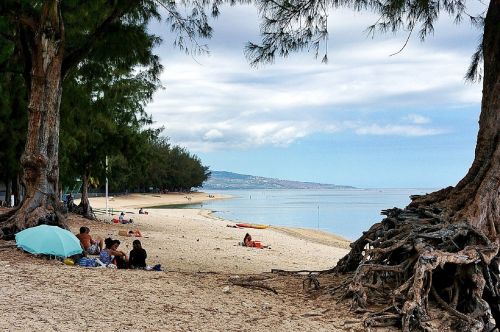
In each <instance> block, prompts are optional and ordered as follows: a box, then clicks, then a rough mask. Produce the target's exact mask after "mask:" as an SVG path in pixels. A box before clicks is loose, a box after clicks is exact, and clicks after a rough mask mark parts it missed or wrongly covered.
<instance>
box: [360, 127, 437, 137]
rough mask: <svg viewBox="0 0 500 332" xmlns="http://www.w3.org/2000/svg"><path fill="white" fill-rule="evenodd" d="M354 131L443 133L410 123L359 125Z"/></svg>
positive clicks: (410, 134) (423, 134)
mask: <svg viewBox="0 0 500 332" xmlns="http://www.w3.org/2000/svg"><path fill="white" fill-rule="evenodd" d="M355 132H356V133H357V134H359V135H391V136H432V135H439V134H443V133H445V132H446V131H445V130H443V129H433V128H423V127H421V126H411V125H406V126H405V125H383V126H382V125H378V124H373V125H369V126H361V127H359V128H356V130H355Z"/></svg>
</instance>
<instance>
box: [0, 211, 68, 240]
mask: <svg viewBox="0 0 500 332" xmlns="http://www.w3.org/2000/svg"><path fill="white" fill-rule="evenodd" d="M43 224H45V225H54V226H59V227H62V228H67V225H66V219H65V218H64V216H63V215H62V213H61V212H59V211H58V210H57V209H55V208H53V207H52V206H49V207H44V206H37V207H34V208H31V207H28V208H26V207H24V208H17V209H12V210H10V211H8V212H6V213H4V214H2V215H0V239H3V240H13V239H14V237H15V234H16V233H17V232H19V231H22V230H23V229H26V228H29V227H34V226H38V225H43Z"/></svg>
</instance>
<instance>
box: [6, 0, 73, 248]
mask: <svg viewBox="0 0 500 332" xmlns="http://www.w3.org/2000/svg"><path fill="white" fill-rule="evenodd" d="M32 29H33V31H32V32H33V49H32V54H31V55H32V58H31V64H32V67H31V68H32V70H31V84H30V94H29V104H28V136H27V140H26V146H25V150H24V153H23V155H22V156H21V166H22V168H23V172H24V173H23V178H22V182H23V186H24V188H25V190H26V192H25V197H24V200H23V202H22V203H21V206H20V207H19V209H17V211H16V212H15V214H14V215H13V216H11V217H10V218H9V219H7V220H6V221H5V220H4V221H3V223H2V224H0V238H12V237H13V236H14V234H15V233H16V232H17V231H19V230H22V229H25V228H27V227H31V226H35V225H38V224H53V225H63V226H64V218H63V217H62V215H61V214H60V213H58V212H57V210H58V206H59V204H60V203H59V200H58V197H57V188H58V180H59V162H58V152H59V106H60V103H61V94H62V77H61V68H62V67H61V66H62V61H63V56H64V26H63V22H62V17H61V13H60V7H59V1H57V0H54V1H44V2H43V5H42V9H41V17H40V21H39V22H37V24H36V26H33V27H32Z"/></svg>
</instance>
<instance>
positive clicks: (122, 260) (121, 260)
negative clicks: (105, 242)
mask: <svg viewBox="0 0 500 332" xmlns="http://www.w3.org/2000/svg"><path fill="white" fill-rule="evenodd" d="M120 243H121V242H120V240H113V246H112V247H111V249H112V250H113V252H114V253H113V255H114V256H115V259H114V260H113V263H114V264H115V265H116V267H117V268H119V269H126V268H128V258H127V254H126V253H125V252H123V251H120V250H118V247H119V246H120Z"/></svg>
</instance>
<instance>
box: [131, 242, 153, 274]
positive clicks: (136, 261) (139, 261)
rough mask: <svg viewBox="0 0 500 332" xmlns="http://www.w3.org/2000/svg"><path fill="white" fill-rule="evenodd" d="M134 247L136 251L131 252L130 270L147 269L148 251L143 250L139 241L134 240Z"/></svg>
mask: <svg viewBox="0 0 500 332" xmlns="http://www.w3.org/2000/svg"><path fill="white" fill-rule="evenodd" d="M132 245H133V247H134V249H132V250H131V251H130V256H129V257H130V259H129V263H130V268H131V269H144V268H146V258H147V257H148V254H147V253H146V250H144V249H143V248H142V245H141V241H139V240H134V242H132Z"/></svg>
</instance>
